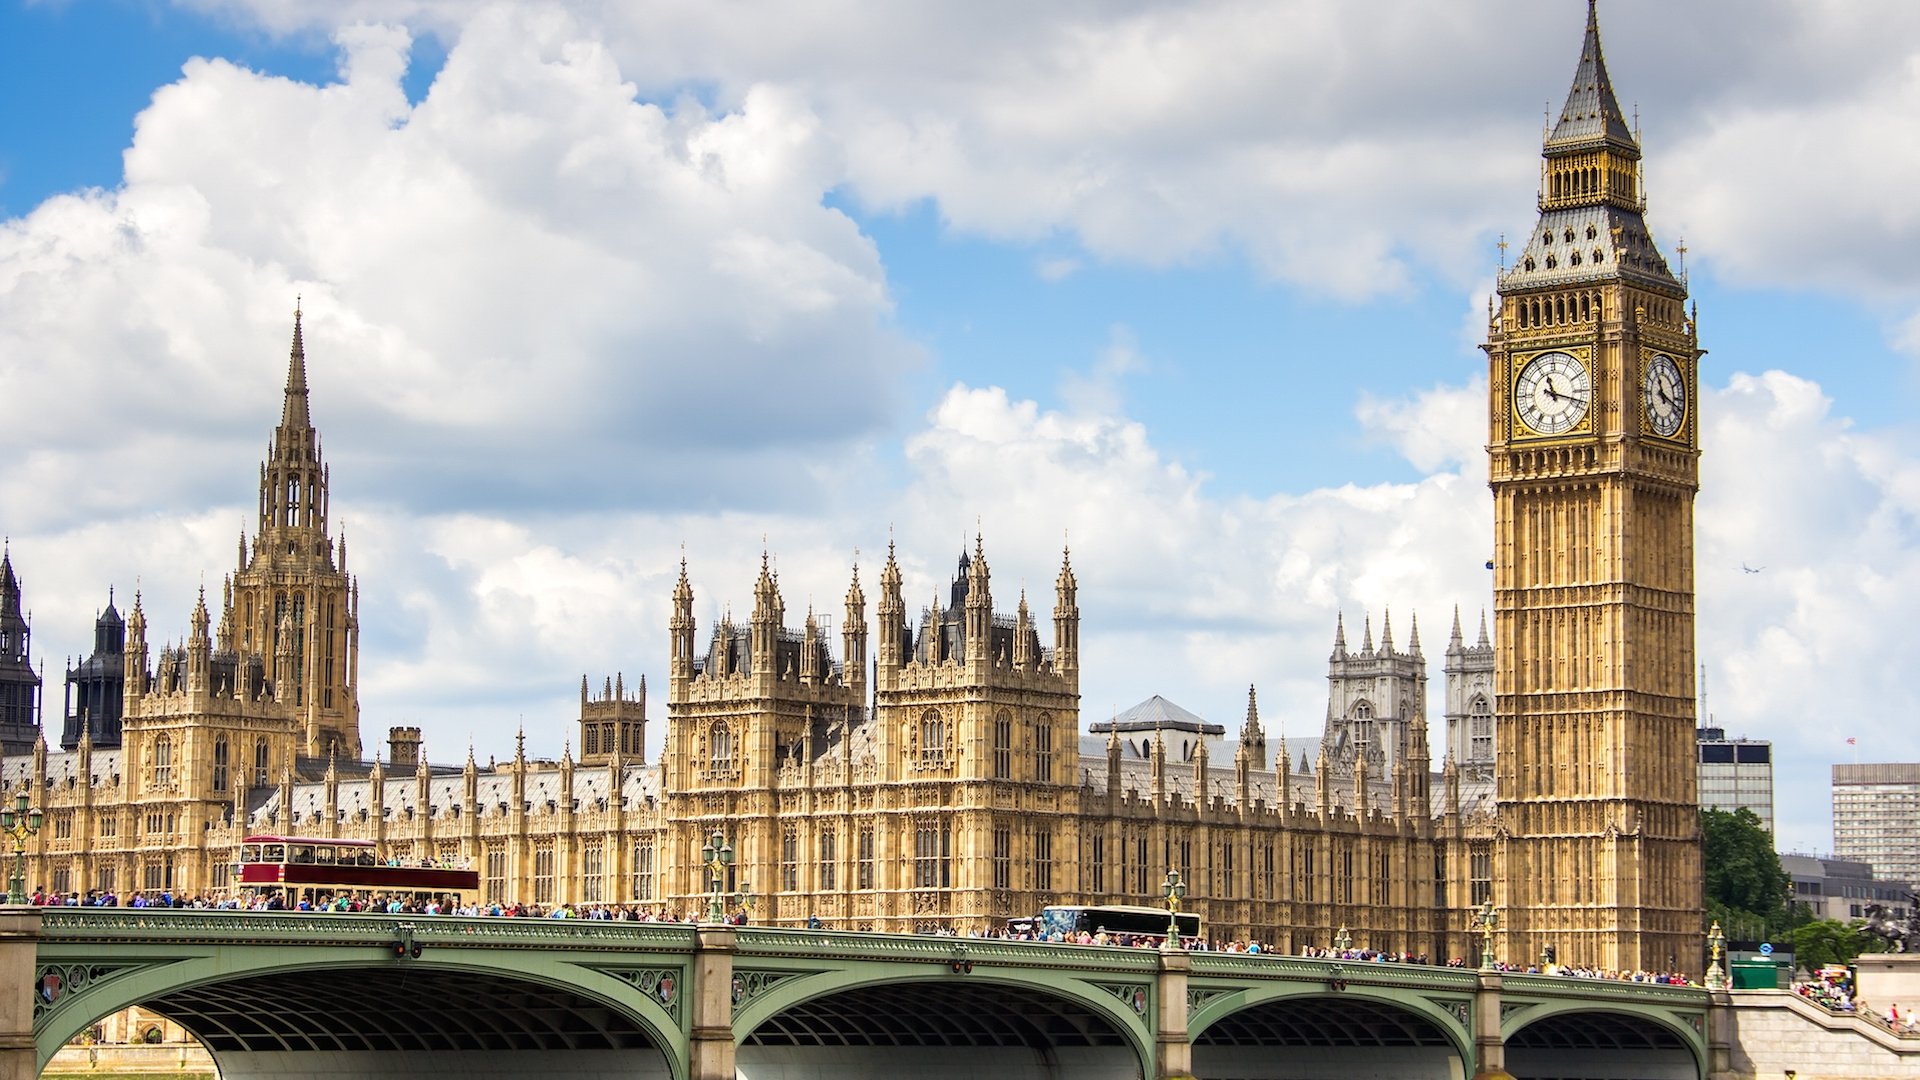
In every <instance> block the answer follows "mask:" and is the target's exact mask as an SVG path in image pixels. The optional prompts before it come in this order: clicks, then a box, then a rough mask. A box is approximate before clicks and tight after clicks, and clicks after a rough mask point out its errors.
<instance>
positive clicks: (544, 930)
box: [40, 907, 695, 952]
mask: <svg viewBox="0 0 1920 1080" xmlns="http://www.w3.org/2000/svg"><path fill="white" fill-rule="evenodd" d="M40 926H41V936H42V938H43V939H45V940H48V941H55V942H59V941H79V942H86V941H126V942H135V941H150V940H153V939H155V938H170V939H174V940H181V939H185V940H191V941H202V942H213V943H226V942H234V943H240V944H247V943H259V942H273V943H278V944H315V945H340V944H359V943H365V944H385V943H388V942H391V941H392V940H393V939H394V938H395V937H396V936H397V935H398V934H399V932H400V931H401V930H402V929H403V928H405V929H406V930H408V931H409V932H410V933H411V934H412V937H413V939H414V940H416V941H420V942H427V943H435V944H443V945H456V944H461V943H471V944H486V945H493V946H520V947H533V946H545V947H562V948H596V949H616V950H617V949H641V950H647V951H680V952H685V951H689V950H691V949H692V948H693V946H694V935H695V927H694V926H693V925H692V924H691V923H648V922H619V921H613V920H602V919H534V918H505V917H501V918H493V917H480V918H472V917H463V916H458V915H388V914H385V913H380V914H373V913H368V912H358V913H331V912H284V911H209V910H205V909H194V908H187V909H174V908H85V907H72V908H43V909H41V922H40Z"/></svg>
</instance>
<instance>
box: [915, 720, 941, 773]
mask: <svg viewBox="0 0 1920 1080" xmlns="http://www.w3.org/2000/svg"><path fill="white" fill-rule="evenodd" d="M946 762H947V725H946V721H944V720H941V719H940V714H939V713H938V712H936V711H934V710H933V709H928V710H927V711H926V712H925V713H923V714H922V715H921V717H920V765H921V766H922V767H923V768H933V767H938V766H941V765H945V764H946Z"/></svg>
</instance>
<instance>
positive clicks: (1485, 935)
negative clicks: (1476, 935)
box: [1480, 897, 1500, 971]
mask: <svg viewBox="0 0 1920 1080" xmlns="http://www.w3.org/2000/svg"><path fill="white" fill-rule="evenodd" d="M1499 919H1500V915H1499V913H1498V912H1496V911H1494V910H1493V899H1492V898H1491V897H1489V898H1488V899H1487V902H1486V903H1484V904H1482V905H1480V970H1482V971H1492V970H1493V927H1494V924H1495V923H1496V922H1498V921H1499Z"/></svg>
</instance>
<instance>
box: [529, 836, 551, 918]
mask: <svg viewBox="0 0 1920 1080" xmlns="http://www.w3.org/2000/svg"><path fill="white" fill-rule="evenodd" d="M533 902H534V903H536V904H551V903H553V841H551V840H542V841H540V842H539V843H537V844H535V845H534V847H533Z"/></svg>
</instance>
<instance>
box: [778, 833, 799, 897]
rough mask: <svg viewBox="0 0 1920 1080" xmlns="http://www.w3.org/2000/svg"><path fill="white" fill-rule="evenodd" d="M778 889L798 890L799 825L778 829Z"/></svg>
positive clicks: (786, 890)
mask: <svg viewBox="0 0 1920 1080" xmlns="http://www.w3.org/2000/svg"><path fill="white" fill-rule="evenodd" d="M780 891H781V892H799V891H800V826H798V825H788V826H785V827H784V828H782V829H781V830H780Z"/></svg>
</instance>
